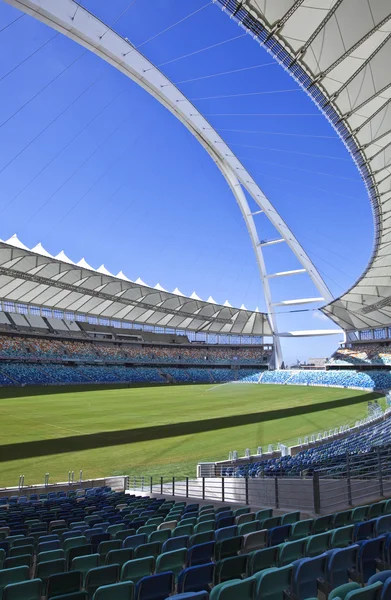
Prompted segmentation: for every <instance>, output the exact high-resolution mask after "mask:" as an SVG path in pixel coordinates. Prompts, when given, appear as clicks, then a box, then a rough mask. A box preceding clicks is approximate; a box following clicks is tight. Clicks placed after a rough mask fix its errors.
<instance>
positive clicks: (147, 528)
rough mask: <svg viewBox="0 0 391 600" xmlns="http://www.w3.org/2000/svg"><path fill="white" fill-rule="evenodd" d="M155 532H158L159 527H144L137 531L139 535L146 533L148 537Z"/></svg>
mask: <svg viewBox="0 0 391 600" xmlns="http://www.w3.org/2000/svg"><path fill="white" fill-rule="evenodd" d="M153 531H157V525H143V526H142V527H139V528H138V529H137V533H145V534H146V535H147V536H149V535H150V534H151V533H152V532H153Z"/></svg>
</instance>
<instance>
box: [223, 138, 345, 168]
mask: <svg viewBox="0 0 391 600" xmlns="http://www.w3.org/2000/svg"><path fill="white" fill-rule="evenodd" d="M230 146H238V147H239V148H253V149H255V150H267V151H268V152H284V153H286V154H297V155H299V156H312V157H314V158H329V159H330V160H343V161H346V162H349V163H351V159H350V158H345V157H343V156H331V155H330V154H314V153H313V152H300V151H298V150H286V149H285V148H271V147H270V146H253V145H251V144H237V143H236V142H231V143H230Z"/></svg>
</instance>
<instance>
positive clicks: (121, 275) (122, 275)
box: [116, 271, 132, 281]
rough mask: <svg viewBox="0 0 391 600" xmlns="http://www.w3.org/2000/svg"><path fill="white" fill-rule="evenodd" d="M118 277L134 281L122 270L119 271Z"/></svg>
mask: <svg viewBox="0 0 391 600" xmlns="http://www.w3.org/2000/svg"><path fill="white" fill-rule="evenodd" d="M116 277H118V279H123V280H124V281H132V280H131V279H129V278H128V277H126V275H125V273H123V272H122V271H120V272H119V273H117V275H116Z"/></svg>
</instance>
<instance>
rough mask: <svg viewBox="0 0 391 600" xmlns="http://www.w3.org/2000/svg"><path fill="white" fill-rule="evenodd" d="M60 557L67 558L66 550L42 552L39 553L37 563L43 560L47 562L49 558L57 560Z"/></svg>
mask: <svg viewBox="0 0 391 600" xmlns="http://www.w3.org/2000/svg"><path fill="white" fill-rule="evenodd" d="M58 558H65V552H64V550H49V552H40V553H39V554H38V555H37V564H39V563H41V562H47V561H48V560H57V559H58Z"/></svg>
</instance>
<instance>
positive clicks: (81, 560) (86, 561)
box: [71, 554, 100, 586]
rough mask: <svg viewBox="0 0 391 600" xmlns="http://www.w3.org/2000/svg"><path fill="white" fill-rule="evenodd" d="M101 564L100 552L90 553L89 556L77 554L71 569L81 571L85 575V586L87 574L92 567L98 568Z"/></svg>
mask: <svg viewBox="0 0 391 600" xmlns="http://www.w3.org/2000/svg"><path fill="white" fill-rule="evenodd" d="M99 565H100V556H99V554H89V555H88V556H76V558H74V559H73V560H72V563H71V570H72V571H80V573H81V574H82V576H83V586H84V582H85V579H86V575H87V573H88V571H90V570H91V569H96V567H99Z"/></svg>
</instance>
